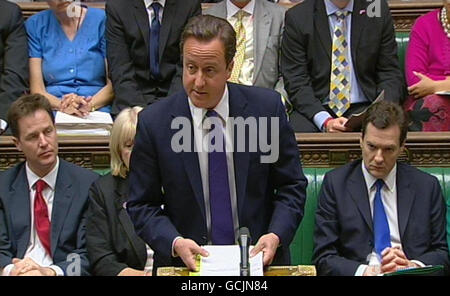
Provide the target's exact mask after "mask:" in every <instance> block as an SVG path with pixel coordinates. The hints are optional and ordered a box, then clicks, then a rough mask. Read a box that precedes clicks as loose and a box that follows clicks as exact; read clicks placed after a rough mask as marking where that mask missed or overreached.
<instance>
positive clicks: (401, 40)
mask: <svg viewBox="0 0 450 296" xmlns="http://www.w3.org/2000/svg"><path fill="white" fill-rule="evenodd" d="M395 41H396V42H397V54H398V61H399V62H400V69H401V70H402V71H404V70H405V57H406V49H407V48H408V42H409V32H396V33H395Z"/></svg>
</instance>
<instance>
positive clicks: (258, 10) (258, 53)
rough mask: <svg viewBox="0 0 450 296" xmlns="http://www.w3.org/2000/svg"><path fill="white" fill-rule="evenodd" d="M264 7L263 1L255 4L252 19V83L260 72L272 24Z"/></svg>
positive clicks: (268, 12)
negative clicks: (253, 63)
mask: <svg viewBox="0 0 450 296" xmlns="http://www.w3.org/2000/svg"><path fill="white" fill-rule="evenodd" d="M224 2H225V1H224ZM264 5H265V3H264V2H263V1H256V2H255V13H254V17H253V21H254V22H253V40H254V45H253V52H254V55H255V69H254V73H253V82H255V81H256V77H258V73H259V71H260V70H261V65H262V62H263V57H264V52H265V49H266V48H267V42H268V39H269V33H270V25H271V23H272V18H271V16H270V11H269V10H268V9H265V7H264Z"/></svg>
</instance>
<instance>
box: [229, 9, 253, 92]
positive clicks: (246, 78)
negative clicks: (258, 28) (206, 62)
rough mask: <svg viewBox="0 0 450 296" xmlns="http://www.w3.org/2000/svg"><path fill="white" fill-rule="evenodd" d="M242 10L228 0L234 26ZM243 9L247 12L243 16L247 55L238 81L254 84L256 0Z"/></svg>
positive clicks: (231, 21)
mask: <svg viewBox="0 0 450 296" xmlns="http://www.w3.org/2000/svg"><path fill="white" fill-rule="evenodd" d="M239 10H241V9H240V8H239V7H237V6H236V5H234V4H233V3H232V2H231V1H229V0H227V20H228V22H229V23H230V24H231V25H232V26H233V28H234V27H235V25H236V22H237V13H238V12H239ZM242 10H243V11H245V12H246V13H247V15H246V16H244V17H243V19H242V23H243V25H244V29H245V55H244V63H243V64H242V69H241V73H240V75H239V78H238V81H239V83H240V84H244V85H253V75H254V72H255V57H254V42H253V39H254V38H253V29H254V28H253V20H254V17H253V14H254V11H255V0H251V1H250V2H249V3H248V4H247V5H245V7H244V8H242Z"/></svg>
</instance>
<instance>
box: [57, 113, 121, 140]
mask: <svg viewBox="0 0 450 296" xmlns="http://www.w3.org/2000/svg"><path fill="white" fill-rule="evenodd" d="M55 124H56V132H57V133H58V135H76V136H78V135H96V136H97V135H106V136H108V135H109V132H110V130H111V127H112V124H113V121H112V118H111V115H109V113H106V112H100V111H94V112H90V113H89V115H88V116H86V117H83V118H82V117H78V116H73V115H69V114H66V113H63V112H59V111H58V112H56V117H55Z"/></svg>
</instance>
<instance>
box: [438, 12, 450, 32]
mask: <svg viewBox="0 0 450 296" xmlns="http://www.w3.org/2000/svg"><path fill="white" fill-rule="evenodd" d="M440 20H441V25H442V28H443V29H444V31H445V34H447V37H448V38H450V23H449V22H448V19H447V9H446V8H445V6H444V7H442V9H441V18H440Z"/></svg>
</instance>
